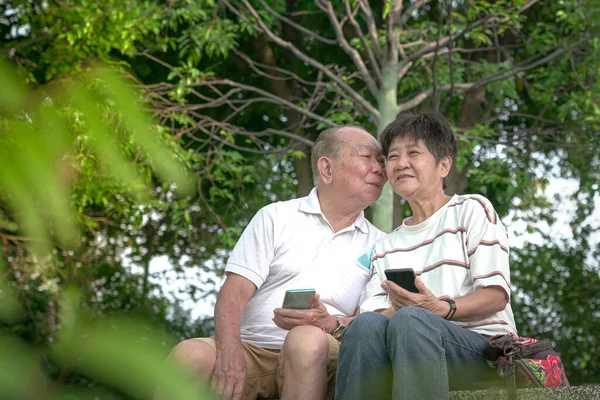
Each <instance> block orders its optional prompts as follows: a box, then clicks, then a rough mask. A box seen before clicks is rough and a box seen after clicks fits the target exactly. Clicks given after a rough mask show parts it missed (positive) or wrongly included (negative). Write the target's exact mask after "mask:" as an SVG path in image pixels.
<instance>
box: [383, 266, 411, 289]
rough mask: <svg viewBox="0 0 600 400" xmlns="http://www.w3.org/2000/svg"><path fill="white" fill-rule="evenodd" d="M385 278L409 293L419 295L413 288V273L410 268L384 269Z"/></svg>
mask: <svg viewBox="0 0 600 400" xmlns="http://www.w3.org/2000/svg"><path fill="white" fill-rule="evenodd" d="M385 276H386V277H387V279H389V280H390V281H392V282H394V283H395V284H396V285H398V286H400V287H402V288H404V289H406V290H408V291H409V292H413V293H419V289H417V287H416V286H415V271H413V269H412V268H399V269H386V270H385Z"/></svg>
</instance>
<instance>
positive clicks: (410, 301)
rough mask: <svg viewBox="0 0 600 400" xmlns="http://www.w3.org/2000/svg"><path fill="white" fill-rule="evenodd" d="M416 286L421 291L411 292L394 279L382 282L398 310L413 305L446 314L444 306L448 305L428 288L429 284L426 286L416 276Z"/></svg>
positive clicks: (438, 313)
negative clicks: (397, 283) (393, 280)
mask: <svg viewBox="0 0 600 400" xmlns="http://www.w3.org/2000/svg"><path fill="white" fill-rule="evenodd" d="M415 286H416V287H417V289H418V290H419V293H412V292H409V291H408V290H406V289H404V288H402V287H400V286H398V285H396V284H395V283H394V282H392V281H387V280H386V281H383V283H382V284H381V287H382V288H383V290H385V291H386V293H387V294H388V295H389V296H390V301H391V302H392V307H393V308H394V310H396V311H398V310H399V309H400V308H402V307H407V306H413V307H421V308H424V309H425V310H428V311H431V312H433V313H435V314H437V315H440V314H443V315H445V312H444V307H445V306H446V307H447V305H445V303H442V302H440V300H439V299H438V298H437V297H436V295H434V294H433V292H432V291H431V290H429V289H427V286H425V284H424V283H423V281H422V280H421V279H419V278H415ZM446 311H447V310H446Z"/></svg>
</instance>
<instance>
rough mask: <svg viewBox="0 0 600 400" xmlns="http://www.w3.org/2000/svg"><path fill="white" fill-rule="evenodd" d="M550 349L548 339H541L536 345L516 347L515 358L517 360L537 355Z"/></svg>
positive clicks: (550, 344) (550, 345)
mask: <svg viewBox="0 0 600 400" xmlns="http://www.w3.org/2000/svg"><path fill="white" fill-rule="evenodd" d="M551 348H552V343H550V339H543V340H540V341H539V342H537V343H532V344H529V345H527V346H519V347H517V348H516V350H517V351H516V353H517V354H516V356H517V358H527V357H529V356H530V355H532V354H535V353H539V352H541V351H545V350H550V349H551Z"/></svg>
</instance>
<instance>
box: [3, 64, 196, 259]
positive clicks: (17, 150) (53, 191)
mask: <svg viewBox="0 0 600 400" xmlns="http://www.w3.org/2000/svg"><path fill="white" fill-rule="evenodd" d="M53 93H54V94H52V95H45V94H40V93H38V92H32V91H29V90H28V89H27V88H26V87H25V86H19V77H18V76H17V75H16V74H15V73H13V72H12V69H11V68H10V67H9V66H8V65H7V64H6V63H5V62H4V61H2V60H1V59H0V202H5V203H6V204H7V205H8V207H9V209H10V210H11V211H12V212H13V213H14V217H15V219H16V220H17V222H18V224H19V231H20V232H21V234H22V235H24V236H27V237H31V238H35V240H33V241H31V242H30V246H31V248H32V250H34V253H36V254H37V256H42V255H46V254H49V253H50V249H51V248H52V243H53V242H54V241H57V242H58V244H60V245H61V246H64V247H71V248H72V247H75V245H76V243H77V235H76V233H77V227H76V226H75V221H76V218H75V215H74V213H73V210H72V205H71V203H70V194H69V190H70V185H71V184H72V183H73V182H72V178H71V177H69V168H70V167H69V165H68V159H69V156H70V155H71V154H72V153H73V150H74V148H75V143H76V138H77V132H76V130H77V129H75V128H74V126H73V123H75V126H78V127H79V128H78V129H80V130H81V129H83V130H84V132H85V134H86V135H87V137H89V139H90V142H91V143H92V146H91V149H92V151H93V152H94V153H95V154H96V156H97V160H98V167H100V168H103V169H106V170H107V172H108V177H110V178H112V179H115V180H116V181H118V182H120V183H122V184H124V185H126V186H128V187H129V188H131V190H130V193H129V194H130V195H132V196H135V197H139V196H144V195H145V194H146V193H149V190H148V189H149V177H145V179H142V177H141V176H140V175H139V173H138V171H136V168H135V167H134V160H133V159H132V158H134V157H133V156H132V155H126V154H123V152H122V148H121V146H120V145H119V140H128V141H132V142H133V143H135V144H136V145H137V146H138V148H139V152H138V154H136V155H135V159H136V160H137V159H139V158H140V157H141V158H142V159H143V160H145V161H146V162H147V163H148V164H149V165H150V166H151V167H152V169H153V170H155V171H156V173H157V174H158V175H159V177H160V178H162V179H163V180H164V181H166V182H171V183H173V184H174V188H175V189H176V190H177V191H178V192H179V193H183V194H186V193H188V194H189V193H191V191H192V189H193V185H192V183H191V180H190V178H189V176H188V175H187V173H186V170H185V167H184V165H183V164H182V163H181V162H180V160H178V159H177V158H176V157H174V156H173V155H172V154H171V153H170V152H169V149H168V146H167V144H166V143H164V137H163V136H162V135H161V133H160V132H159V130H158V129H157V128H156V127H155V126H153V125H152V123H151V120H150V118H149V116H147V115H146V114H145V113H144V112H142V111H141V109H142V108H141V107H140V105H139V104H138V102H137V101H136V96H135V94H134V93H133V91H132V90H130V89H129V88H128V86H127V83H126V82H124V81H123V80H122V79H119V78H118V76H117V75H116V73H115V72H113V71H111V70H109V69H103V68H98V69H96V70H95V71H94V72H92V73H90V74H89V75H88V76H87V78H86V79H84V80H82V81H81V82H71V83H69V84H68V85H62V86H59V87H57V88H55V90H54V91H53ZM24 99H27V104H24V103H25V100H24ZM65 107H68V108H70V109H71V110H72V115H74V121H66V118H67V116H65V115H64V112H63V114H61V111H59V110H64V108H65ZM115 108H116V111H114V110H115ZM108 109H112V110H113V111H112V112H111V113H109V112H108ZM115 113H116V114H117V115H116V117H115V116H114V115H113V114H115ZM108 114H111V118H108Z"/></svg>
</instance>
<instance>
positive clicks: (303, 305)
mask: <svg viewBox="0 0 600 400" xmlns="http://www.w3.org/2000/svg"><path fill="white" fill-rule="evenodd" d="M314 300H315V289H291V290H287V291H286V292H285V297H284V298H283V305H282V306H281V308H295V309H299V310H305V309H308V308H311V307H312V304H313V301H314Z"/></svg>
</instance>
